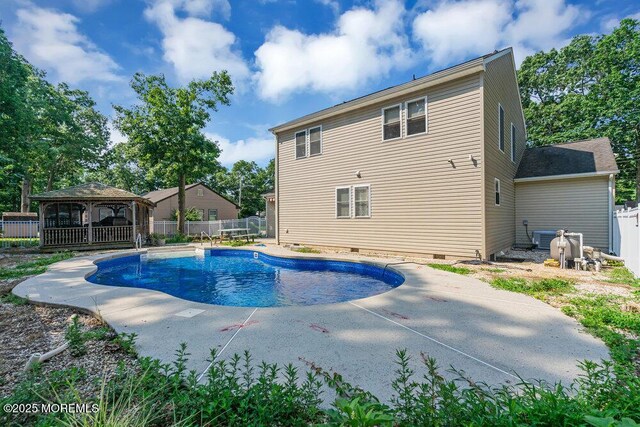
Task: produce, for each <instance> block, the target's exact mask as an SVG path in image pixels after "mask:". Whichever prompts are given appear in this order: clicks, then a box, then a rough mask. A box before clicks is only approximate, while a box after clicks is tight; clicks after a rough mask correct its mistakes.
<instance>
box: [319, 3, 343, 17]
mask: <svg viewBox="0 0 640 427" xmlns="http://www.w3.org/2000/svg"><path fill="white" fill-rule="evenodd" d="M315 1H316V2H318V3H320V4H321V5H324V6H327V7H328V8H330V9H331V10H332V11H333V13H334V14H336V15H338V14H339V13H340V2H339V1H338V0H315Z"/></svg>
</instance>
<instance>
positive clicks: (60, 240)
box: [42, 225, 134, 246]
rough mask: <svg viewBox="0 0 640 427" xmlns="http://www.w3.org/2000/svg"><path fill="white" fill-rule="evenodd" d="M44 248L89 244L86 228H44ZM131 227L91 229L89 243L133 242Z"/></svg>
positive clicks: (87, 229)
mask: <svg viewBox="0 0 640 427" xmlns="http://www.w3.org/2000/svg"><path fill="white" fill-rule="evenodd" d="M42 233H43V245H44V246H65V245H86V244H88V243H89V228H88V227H61V228H45V229H43V230H42ZM133 238H134V236H133V227H131V226H130V225H122V226H112V227H92V228H91V243H123V242H133Z"/></svg>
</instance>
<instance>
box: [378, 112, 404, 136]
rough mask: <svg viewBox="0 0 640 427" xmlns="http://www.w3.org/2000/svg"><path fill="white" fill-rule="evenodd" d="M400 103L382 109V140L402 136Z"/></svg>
mask: <svg viewBox="0 0 640 427" xmlns="http://www.w3.org/2000/svg"><path fill="white" fill-rule="evenodd" d="M400 112H401V107H400V105H395V106H393V107H388V108H383V109H382V140H383V141H388V140H390V139H398V138H400V137H401V136H402V129H401V128H402V126H401V121H400Z"/></svg>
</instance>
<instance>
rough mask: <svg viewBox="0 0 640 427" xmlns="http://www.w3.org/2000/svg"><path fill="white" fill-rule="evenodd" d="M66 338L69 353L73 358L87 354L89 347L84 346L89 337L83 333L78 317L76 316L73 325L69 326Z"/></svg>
mask: <svg viewBox="0 0 640 427" xmlns="http://www.w3.org/2000/svg"><path fill="white" fill-rule="evenodd" d="M64 337H65V339H66V340H67V342H68V343H69V351H70V352H71V355H72V356H75V357H78V356H82V355H83V354H85V353H86V352H87V347H86V346H85V345H84V343H85V341H86V340H87V337H86V336H85V334H84V333H83V332H82V326H81V325H80V321H79V320H78V316H76V315H74V316H73V317H72V318H71V324H70V325H69V326H67V330H66V332H65V334H64Z"/></svg>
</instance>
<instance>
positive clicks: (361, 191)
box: [353, 185, 370, 218]
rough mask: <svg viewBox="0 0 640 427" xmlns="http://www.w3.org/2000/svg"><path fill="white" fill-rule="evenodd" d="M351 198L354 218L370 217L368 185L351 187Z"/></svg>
mask: <svg viewBox="0 0 640 427" xmlns="http://www.w3.org/2000/svg"><path fill="white" fill-rule="evenodd" d="M353 198H354V207H355V212H354V216H355V217H356V218H368V217H369V216H370V209H369V208H370V203H369V202H370V192H369V186H368V185H360V186H354V187H353Z"/></svg>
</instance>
